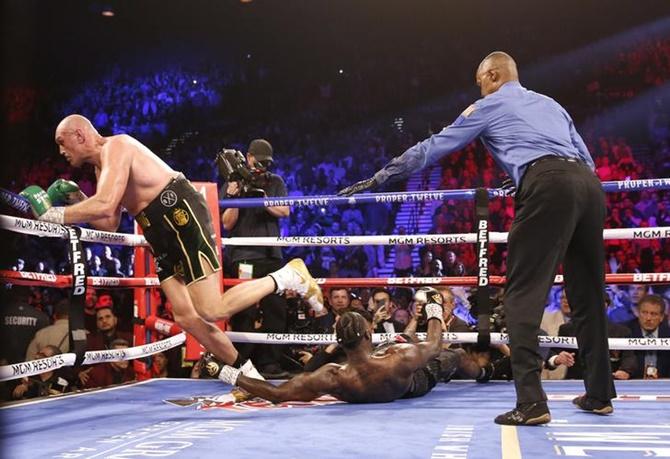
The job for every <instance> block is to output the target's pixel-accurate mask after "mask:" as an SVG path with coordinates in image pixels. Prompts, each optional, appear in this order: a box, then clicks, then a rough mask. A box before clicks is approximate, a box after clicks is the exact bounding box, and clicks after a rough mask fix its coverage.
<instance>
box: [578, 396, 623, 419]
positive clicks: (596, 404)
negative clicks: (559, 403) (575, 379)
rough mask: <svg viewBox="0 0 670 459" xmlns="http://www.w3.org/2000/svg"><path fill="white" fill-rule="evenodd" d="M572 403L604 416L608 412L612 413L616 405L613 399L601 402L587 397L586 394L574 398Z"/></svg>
mask: <svg viewBox="0 0 670 459" xmlns="http://www.w3.org/2000/svg"><path fill="white" fill-rule="evenodd" d="M572 403H573V404H574V405H577V406H578V407H579V408H581V409H582V410H584V411H588V412H590V413H595V414H600V415H603V416H604V415H606V414H611V413H612V412H613V411H614V407H613V406H612V402H611V401H609V400H608V401H606V402H601V401H600V400H596V399H595V398H591V397H587V396H586V395H580V396H579V397H575V398H573V399H572Z"/></svg>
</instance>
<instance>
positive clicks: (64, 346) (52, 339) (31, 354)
mask: <svg viewBox="0 0 670 459" xmlns="http://www.w3.org/2000/svg"><path fill="white" fill-rule="evenodd" d="M69 311H70V302H69V301H68V300H60V301H59V302H58V303H56V307H55V308H54V323H53V325H49V326H48V327H44V328H43V329H41V330H39V331H38V332H37V333H36V334H35V337H34V338H33V340H32V341H31V342H30V344H29V345H28V349H27V350H26V360H34V359H35V356H36V355H37V353H38V352H39V350H40V349H43V348H44V347H46V346H49V345H51V346H55V347H57V348H58V349H60V350H61V352H69V351H70V322H69Z"/></svg>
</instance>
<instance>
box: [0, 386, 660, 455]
mask: <svg viewBox="0 0 670 459" xmlns="http://www.w3.org/2000/svg"><path fill="white" fill-rule="evenodd" d="M616 385H617V390H618V391H619V394H620V395H619V399H618V400H615V401H614V407H615V412H614V415H612V416H607V417H602V416H597V415H593V414H590V413H585V412H582V411H580V410H578V409H577V408H576V407H574V406H573V405H572V403H571V402H570V400H571V398H572V397H574V396H576V395H579V394H581V393H582V391H583V386H582V384H581V382H580V381H546V382H545V383H544V387H545V389H546V391H547V395H548V397H549V400H550V401H549V406H550V409H551V412H552V417H553V421H552V422H551V423H550V424H547V425H544V426H537V427H521V428H516V427H513V426H498V425H495V424H493V422H492V418H493V417H494V416H495V415H496V414H498V413H500V412H502V411H504V410H506V409H509V406H510V400H513V399H514V386H513V384H512V383H511V382H489V383H487V384H477V383H474V382H465V381H458V382H457V381H452V382H450V383H448V384H438V385H437V386H436V387H435V389H433V391H432V392H430V393H429V394H428V395H426V396H424V397H420V398H416V399H409V400H397V401H395V402H392V403H384V404H369V405H351V404H347V403H342V402H338V401H335V400H333V399H328V398H325V399H321V400H319V401H316V402H312V403H282V404H279V405H272V404H270V403H268V402H262V401H249V402H243V403H233V402H231V401H221V400H217V398H223V399H225V395H226V393H227V392H228V390H229V388H230V386H226V385H225V384H224V383H222V382H220V381H214V380H183V379H182V380H179V379H151V380H147V381H144V382H139V383H135V384H131V385H126V386H119V387H114V388H110V389H101V390H97V391H92V392H86V393H81V394H73V395H66V396H61V397H58V398H52V399H43V400H37V401H32V402H24V403H22V404H19V405H16V406H9V407H4V409H0V415H1V416H2V422H3V425H4V428H3V431H2V433H1V434H0V440H1V441H2V445H3V448H4V452H5V454H4V455H3V457H7V458H15V459H22V458H26V459H28V458H30V459H32V458H36V457H44V458H138V457H171V456H173V457H194V458H196V457H231V458H241V459H245V458H248V459H252V458H253V459H255V458H265V457H274V458H299V457H314V458H323V459H326V458H333V459H341V458H342V457H365V458H434V459H438V458H466V457H467V458H482V459H484V458H499V457H502V458H504V459H512V458H520V457H528V458H531V457H532V458H550V457H561V456H565V457H598V458H623V457H626V458H628V457H670V415H669V414H668V413H669V412H670V382H668V381H662V380H657V381H623V382H617V384H616ZM217 396H218V397H217ZM166 400H171V402H166Z"/></svg>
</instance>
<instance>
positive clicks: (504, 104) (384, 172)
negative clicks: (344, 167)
mask: <svg viewBox="0 0 670 459" xmlns="http://www.w3.org/2000/svg"><path fill="white" fill-rule="evenodd" d="M476 137H480V138H481V139H482V142H483V143H484V145H485V146H486V148H487V149H488V150H489V151H490V152H491V154H493V157H494V158H495V160H496V162H497V163H498V165H499V166H500V167H502V169H503V170H504V171H505V172H507V174H508V175H509V176H510V177H511V178H512V180H514V183H516V185H517V186H519V182H520V181H521V178H522V177H523V174H524V173H525V172H526V168H527V167H528V164H530V163H531V162H533V161H534V160H536V159H538V158H540V157H542V156H547V155H556V156H561V157H564V158H575V159H580V160H581V161H583V162H584V163H586V164H587V165H589V166H590V167H591V169H594V168H595V165H594V163H593V159H592V158H591V155H590V154H589V152H588V150H587V149H586V145H585V144H584V141H583V140H582V138H581V136H580V135H579V133H577V130H576V129H575V126H574V123H573V122H572V118H570V115H568V112H566V111H565V109H564V108H563V107H561V105H560V104H559V103H558V102H556V101H555V100H554V99H552V98H550V97H547V96H544V95H542V94H538V93H536V92H534V91H529V90H528V89H526V88H524V87H523V86H521V84H519V82H518V81H508V82H507V83H505V84H503V85H502V86H501V87H500V88H499V89H498V90H497V91H496V92H494V93H492V94H489V95H488V96H486V97H484V98H482V99H479V100H478V101H477V102H475V103H474V104H472V105H471V106H469V107H468V108H467V109H465V111H463V113H461V115H460V116H459V117H458V118H456V121H454V122H453V123H452V124H451V125H450V126H447V127H446V128H444V129H442V131H441V132H439V133H438V134H435V135H433V136H431V137H429V138H428V139H426V140H424V141H422V142H419V143H418V144H416V145H415V146H413V147H412V148H410V149H408V150H407V151H405V153H403V154H402V155H401V156H399V157H397V158H394V159H393V160H391V161H390V162H389V163H388V164H387V165H386V166H385V167H384V168H383V169H381V170H380V171H378V172H377V173H376V174H375V180H376V181H377V183H379V184H382V183H384V182H386V181H388V180H393V181H395V180H402V179H404V178H407V177H408V176H409V175H411V174H412V173H413V172H416V171H417V170H419V169H421V168H423V167H425V166H427V165H429V164H431V163H433V162H435V161H437V160H438V159H440V158H442V157H443V156H445V155H447V154H449V153H452V152H454V151H458V150H460V149H461V148H463V147H465V146H466V145H467V144H469V143H470V142H472V141H473V140H474V139H475V138H476Z"/></svg>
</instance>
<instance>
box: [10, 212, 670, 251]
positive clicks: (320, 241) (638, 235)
mask: <svg viewBox="0 0 670 459" xmlns="http://www.w3.org/2000/svg"><path fill="white" fill-rule="evenodd" d="M0 229H5V230H8V231H14V232H18V233H23V234H30V235H33V236H40V237H58V238H66V237H67V232H66V230H65V226H63V225H57V224H54V223H46V222H40V221H37V220H30V219H27V218H20V217H10V216H7V215H0ZM507 235H508V233H506V232H505V233H499V232H491V233H489V237H490V242H492V243H498V244H500V243H506V242H507ZM603 238H604V239H605V240H616V239H668V238H670V227H669V226H661V227H653V228H615V229H606V230H604V231H603ZM80 239H81V240H82V241H84V242H95V243H102V244H116V245H124V246H131V247H137V246H148V243H147V242H146V239H144V236H141V235H139V234H127V233H111V232H108V231H98V230H92V229H87V228H83V229H82V235H81V238H80ZM221 242H222V243H223V245H229V246H233V245H235V246H249V245H252V246H262V247H311V246H333V245H335V246H347V245H352V246H353V245H421V244H460V243H475V242H477V234H476V233H454V234H426V235H392V234H389V235H378V236H280V237H235V238H221Z"/></svg>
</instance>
